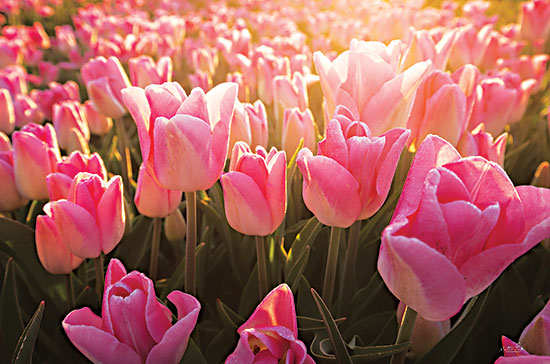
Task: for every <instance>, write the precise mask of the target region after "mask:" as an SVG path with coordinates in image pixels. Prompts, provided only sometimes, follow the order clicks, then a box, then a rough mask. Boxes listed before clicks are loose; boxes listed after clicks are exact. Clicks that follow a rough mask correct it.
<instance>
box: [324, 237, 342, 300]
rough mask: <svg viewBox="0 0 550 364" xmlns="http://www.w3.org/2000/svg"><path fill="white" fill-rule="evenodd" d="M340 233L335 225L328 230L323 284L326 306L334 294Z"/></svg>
mask: <svg viewBox="0 0 550 364" xmlns="http://www.w3.org/2000/svg"><path fill="white" fill-rule="evenodd" d="M341 233H342V228H339V227H336V226H333V227H332V228H331V230H330V242H329V246H328V257H327V266H326V269H325V282H324V284H323V301H325V303H326V304H327V306H328V307H331V306H332V297H333V295H334V283H335V281H336V266H337V264H338V250H339V248H340V235H341Z"/></svg>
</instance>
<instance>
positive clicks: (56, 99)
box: [30, 81, 80, 120]
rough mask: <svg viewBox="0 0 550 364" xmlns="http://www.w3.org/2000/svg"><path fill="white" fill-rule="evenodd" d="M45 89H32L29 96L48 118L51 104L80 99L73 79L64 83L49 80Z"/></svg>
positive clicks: (50, 112)
mask: <svg viewBox="0 0 550 364" xmlns="http://www.w3.org/2000/svg"><path fill="white" fill-rule="evenodd" d="M48 87H49V88H47V89H45V90H37V89H34V90H32V91H31V92H30V96H31V98H32V99H33V101H34V102H36V103H37V104H38V105H39V106H40V110H41V111H42V113H43V114H44V116H45V117H46V119H48V120H52V113H53V105H54V104H56V103H60V102H62V101H67V100H74V101H80V91H79V88H78V84H77V83H76V82H74V81H67V82H66V83H65V84H59V83H57V82H51V83H50V84H48Z"/></svg>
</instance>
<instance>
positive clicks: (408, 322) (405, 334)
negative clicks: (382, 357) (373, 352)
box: [390, 306, 417, 364]
mask: <svg viewBox="0 0 550 364" xmlns="http://www.w3.org/2000/svg"><path fill="white" fill-rule="evenodd" d="M416 316H417V313H416V311H415V310H413V309H412V308H410V307H409V306H406V307H405V312H404V313H403V318H402V319H401V325H400V326H399V332H398V333H397V339H396V340H395V343H396V344H402V343H405V342H407V341H410V340H411V337H412V333H413V329H414V323H415V321H416ZM406 357H407V351H406V350H405V351H402V352H400V353H399V354H395V355H393V356H392V357H391V362H390V364H403V363H404V362H405V359H406Z"/></svg>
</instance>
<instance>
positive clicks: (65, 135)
mask: <svg viewBox="0 0 550 364" xmlns="http://www.w3.org/2000/svg"><path fill="white" fill-rule="evenodd" d="M52 114H53V115H52V121H53V127H54V128H55V133H56V135H57V141H58V142H59V147H60V148H62V149H67V147H68V145H69V132H70V130H71V129H73V128H75V129H77V130H78V131H79V132H80V133H81V134H82V136H83V137H84V139H85V140H86V141H89V140H90V129H89V128H88V122H87V120H86V115H85V114H84V110H83V108H82V105H81V104H80V102H78V101H62V102H60V103H59V104H54V105H53V113H52Z"/></svg>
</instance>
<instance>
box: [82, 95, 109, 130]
mask: <svg viewBox="0 0 550 364" xmlns="http://www.w3.org/2000/svg"><path fill="white" fill-rule="evenodd" d="M82 107H83V109H84V115H85V116H86V121H87V122H88V127H89V129H90V132H91V133H92V134H95V135H104V134H107V133H108V132H109V130H111V128H112V127H113V119H111V118H110V117H107V116H105V115H103V114H100V113H99V112H98V111H97V110H96V109H95V108H94V106H93V103H92V102H91V101H90V100H87V101H86V102H84V104H83V105H82Z"/></svg>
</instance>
